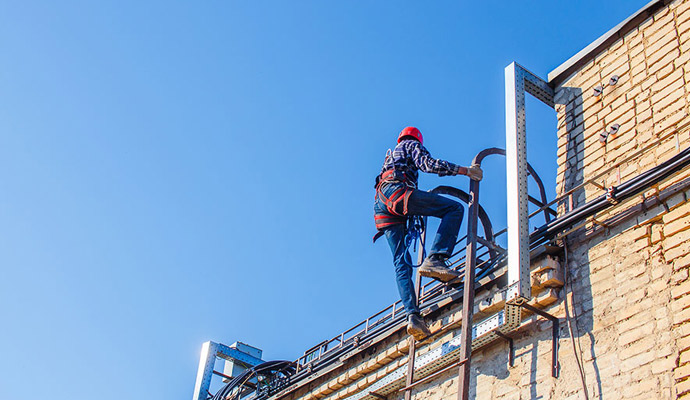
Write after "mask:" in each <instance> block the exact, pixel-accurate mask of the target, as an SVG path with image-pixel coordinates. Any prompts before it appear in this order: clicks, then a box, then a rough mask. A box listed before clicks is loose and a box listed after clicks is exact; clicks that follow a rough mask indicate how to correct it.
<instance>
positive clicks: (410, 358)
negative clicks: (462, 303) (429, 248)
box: [405, 217, 426, 400]
mask: <svg viewBox="0 0 690 400" xmlns="http://www.w3.org/2000/svg"><path fill="white" fill-rule="evenodd" d="M422 229H423V231H422V234H421V235H420V236H421V239H420V241H419V248H418V249H417V265H419V264H421V263H422V262H424V256H425V248H424V244H425V243H426V217H424V222H423V223H422ZM414 285H415V286H414V287H415V301H416V302H417V304H419V294H420V291H421V287H422V276H421V275H419V273H418V272H415V282H414ZM407 340H409V342H410V349H409V352H408V355H407V380H405V386H410V385H412V382H413V381H414V360H415V355H416V353H417V342H415V340H414V337H412V336H410V337H409V338H408V339H407ZM411 399H412V389H408V390H406V391H405V400H411Z"/></svg>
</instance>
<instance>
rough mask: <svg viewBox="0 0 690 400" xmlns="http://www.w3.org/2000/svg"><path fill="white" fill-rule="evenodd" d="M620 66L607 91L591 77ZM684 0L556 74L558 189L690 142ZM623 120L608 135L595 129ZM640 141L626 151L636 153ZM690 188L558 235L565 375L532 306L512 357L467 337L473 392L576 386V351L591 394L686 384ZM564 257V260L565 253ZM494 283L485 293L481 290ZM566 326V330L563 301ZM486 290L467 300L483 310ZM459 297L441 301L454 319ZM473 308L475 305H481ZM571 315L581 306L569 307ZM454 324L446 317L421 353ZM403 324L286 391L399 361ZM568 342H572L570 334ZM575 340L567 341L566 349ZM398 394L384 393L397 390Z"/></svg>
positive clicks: (438, 382)
mask: <svg viewBox="0 0 690 400" xmlns="http://www.w3.org/2000/svg"><path fill="white" fill-rule="evenodd" d="M612 75H618V76H619V77H620V78H619V81H618V83H617V84H616V85H615V86H609V87H606V88H605V89H604V91H603V95H601V96H598V97H595V96H593V89H594V87H596V86H598V85H603V84H605V83H607V82H608V81H609V79H610V78H611V76H612ZM689 83H690V0H686V1H682V0H677V1H674V2H672V3H671V4H670V5H669V6H668V7H665V8H663V9H661V10H660V11H658V12H657V13H656V14H655V15H654V16H652V17H651V18H649V19H647V20H646V21H644V22H642V23H641V24H640V25H639V26H638V27H637V28H635V29H634V30H632V31H631V32H629V33H627V34H626V35H625V36H624V37H622V38H621V39H619V40H617V41H616V42H615V43H613V44H612V45H611V46H609V48H607V49H605V50H604V51H602V52H601V54H598V55H596V56H595V57H594V59H593V60H591V61H589V62H588V63H587V64H586V65H584V66H583V67H581V68H580V69H579V70H578V71H576V73H574V74H573V75H572V76H571V77H569V78H567V79H566V80H565V81H564V82H563V83H562V84H561V85H560V86H559V87H557V88H556V100H557V101H556V103H557V105H556V107H555V108H556V113H557V116H558V126H557V140H558V153H557V157H558V166H559V167H558V175H557V182H556V185H557V191H558V193H560V194H563V193H565V192H566V191H569V190H571V189H573V188H575V187H576V186H578V185H580V184H581V183H583V182H586V181H588V180H590V179H592V178H593V177H595V176H597V175H599V174H601V173H602V172H603V171H605V170H606V169H607V168H610V167H614V168H613V169H612V170H611V171H609V172H606V173H605V174H603V175H602V176H601V177H600V178H599V179H597V180H596V183H597V184H598V185H600V186H605V187H608V186H611V185H617V184H618V182H619V181H620V182H625V181H627V180H628V179H630V178H632V177H634V176H636V175H637V174H639V173H641V172H643V171H645V170H647V169H649V168H651V167H654V166H656V165H658V164H659V163H661V162H663V161H665V160H667V159H669V158H670V157H672V156H673V155H675V154H677V152H678V151H679V149H681V150H682V149H685V148H688V147H689V146H690V116H689V114H690V85H689ZM612 124H620V130H619V131H618V133H617V134H616V135H613V136H609V137H608V138H607V141H606V142H605V143H601V142H600V141H599V135H600V133H601V132H602V131H604V130H606V129H608V128H609V127H610V126H611V125H612ZM647 147H649V148H648V149H646V151H645V152H643V153H641V154H639V155H638V156H636V157H634V158H633V159H631V160H627V161H626V158H628V157H629V156H630V155H631V154H634V153H635V152H637V151H640V150H642V149H645V148H647ZM688 179H690V170H688V169H686V170H685V171H682V172H681V173H679V174H676V175H674V176H672V177H670V178H667V179H665V180H664V181H663V182H661V183H660V184H658V185H656V186H655V187H653V188H650V189H649V190H648V191H647V192H646V193H645V198H647V199H650V198H653V197H654V196H655V195H658V194H659V193H663V191H664V190H666V189H668V188H670V187H673V186H674V185H677V184H679V183H684V182H686V180H688ZM602 193H603V192H602V190H601V188H599V187H597V186H596V185H593V184H587V185H585V186H584V187H583V188H582V189H581V190H576V191H575V192H574V193H573V195H572V198H571V199H569V200H565V201H563V202H561V203H560V204H559V211H560V212H565V211H567V210H568V209H570V208H571V207H572V206H577V205H579V204H582V203H583V202H586V201H589V200H591V199H593V198H595V197H597V196H599V195H601V194H602ZM689 198H690V190H687V189H686V190H683V191H678V192H677V193H675V194H673V195H670V196H667V197H666V198H664V201H663V203H662V204H657V205H655V206H653V207H649V208H648V209H646V211H644V212H642V213H638V214H635V215H633V216H632V217H631V218H628V219H624V220H618V219H617V218H620V217H621V216H622V215H625V214H626V212H629V211H630V210H633V209H635V208H636V207H639V205H640V203H642V201H643V198H642V197H641V196H638V197H636V198H633V199H630V200H628V201H625V202H623V203H621V204H618V205H617V206H615V207H613V208H612V209H610V210H608V211H607V212H605V213H601V214H599V215H597V216H596V221H597V222H594V221H588V223H587V224H586V225H585V226H583V227H582V228H581V229H578V230H576V231H574V232H572V233H570V234H569V235H568V237H567V244H568V246H569V252H568V258H569V259H568V263H567V268H568V270H569V272H570V280H571V286H569V287H567V288H565V289H562V290H560V299H561V300H559V301H557V302H556V303H555V304H552V305H551V306H549V307H547V308H546V311H548V312H549V313H551V314H553V315H555V316H557V317H559V318H560V320H561V327H562V328H561V340H560V350H559V358H560V363H561V369H560V377H559V378H553V377H551V325H550V323H549V322H547V321H545V320H543V319H542V318H536V317H534V316H532V317H529V318H527V319H526V320H525V321H524V323H523V324H522V326H521V328H520V329H519V330H518V331H517V332H515V333H514V334H513V337H514V339H515V365H514V366H513V367H509V366H508V365H507V363H508V346H507V344H506V343H504V342H495V343H494V344H492V345H490V346H488V347H486V348H484V349H482V350H479V351H476V352H475V353H474V354H473V359H472V380H471V385H470V387H471V393H470V395H471V396H470V398H476V399H567V400H570V399H582V398H584V397H583V388H582V386H583V384H582V382H581V378H580V374H579V370H578V367H577V363H576V361H575V356H574V354H575V353H577V354H579V355H580V356H581V358H582V360H583V368H584V372H585V379H586V387H587V391H588V393H589V396H590V398H592V399H594V398H603V399H607V400H609V399H645V400H646V399H670V398H690V278H689V275H690V274H689V269H690V203H689V202H688V199H689ZM560 261H561V262H562V264H563V261H564V260H560ZM482 296H485V297H490V296H491V294H484V295H482V294H480V298H479V299H478V302H479V301H480V300H481V299H482ZM564 296H567V299H568V304H569V309H568V314H569V315H570V317H571V321H572V325H571V326H572V330H573V334H574V338H575V340H574V341H572V340H571V339H570V337H569V335H568V327H567V323H566V307H565V303H564V301H563V298H564ZM481 307H482V306H481V304H478V305H477V307H475V311H476V312H480V311H481V310H482V308H481ZM459 312H460V310H459V304H456V305H455V306H454V307H453V308H452V309H451V310H449V311H447V312H446V313H444V315H443V316H442V318H441V319H443V320H444V321H457V319H458V315H459ZM479 315H480V316H481V314H479ZM575 317H576V318H575ZM455 334H458V330H457V329H451V330H449V331H448V333H447V334H446V335H444V336H442V337H441V338H438V339H437V340H436V342H435V343H432V344H430V345H427V346H424V347H423V348H422V349H421V350H420V352H419V353H418V355H420V354H421V353H423V352H426V351H429V350H430V349H432V348H435V347H437V346H440V345H442V344H443V343H445V342H447V341H448V340H450V338H452V337H453V335H455ZM405 337H406V336H405V335H404V334H403V333H398V334H396V335H394V336H392V337H390V338H388V339H387V340H386V341H384V342H383V343H380V344H378V345H377V346H376V350H375V351H373V352H371V354H363V355H358V356H356V357H353V358H352V359H350V360H347V361H346V362H345V363H344V365H343V366H341V367H339V368H338V369H336V370H334V371H333V372H331V373H329V374H328V375H327V376H325V377H322V378H320V379H317V380H315V381H314V382H312V383H310V384H308V385H305V386H304V387H302V388H300V389H299V390H297V391H296V392H295V393H293V394H291V395H289V396H286V397H285V399H290V400H296V399H303V400H312V399H326V400H336V399H342V398H346V397H348V396H350V395H352V394H354V393H357V392H360V391H362V390H366V388H367V387H368V386H369V385H370V384H371V383H373V382H375V381H376V380H378V379H380V378H381V377H382V376H384V375H385V374H386V373H388V372H390V371H392V370H394V369H395V368H397V367H398V366H402V365H405V363H406V359H407V349H408V347H407V341H406V340H405ZM573 342H574V343H573ZM573 346H575V347H576V350H574V349H573ZM457 387H458V378H457V369H453V370H452V371H449V372H447V373H445V374H443V375H442V376H440V377H438V378H437V379H435V380H433V381H432V382H429V383H427V384H424V385H421V386H419V387H417V388H415V390H414V391H413V395H412V398H413V399H416V400H420V399H428V400H440V399H455V398H456V397H457ZM402 398H403V395H402V394H398V395H395V396H391V397H389V400H399V399H402Z"/></svg>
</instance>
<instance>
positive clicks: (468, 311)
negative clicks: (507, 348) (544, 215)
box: [458, 179, 479, 400]
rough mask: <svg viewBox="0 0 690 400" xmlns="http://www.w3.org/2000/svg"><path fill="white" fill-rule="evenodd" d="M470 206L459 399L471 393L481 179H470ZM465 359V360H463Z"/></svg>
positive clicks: (465, 398) (463, 299) (461, 399)
mask: <svg viewBox="0 0 690 400" xmlns="http://www.w3.org/2000/svg"><path fill="white" fill-rule="evenodd" d="M469 204H470V207H469V212H468V214H469V216H468V220H467V252H466V258H465V260H466V261H465V281H464V288H463V296H462V332H461V335H462V344H461V345H460V357H461V358H460V362H462V364H461V365H460V370H459V372H458V374H459V379H460V382H459V385H458V399H459V400H467V399H468V398H469V393H470V357H471V356H472V311H473V308H474V274H475V271H474V269H475V267H476V264H477V260H476V255H477V220H478V219H479V181H475V180H474V179H472V180H470V203H469ZM463 361H464V362H463Z"/></svg>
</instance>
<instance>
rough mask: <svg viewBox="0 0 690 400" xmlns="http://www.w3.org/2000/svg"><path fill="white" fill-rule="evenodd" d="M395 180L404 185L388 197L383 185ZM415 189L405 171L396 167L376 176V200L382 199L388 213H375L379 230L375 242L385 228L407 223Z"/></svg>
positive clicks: (375, 220)
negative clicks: (408, 208) (409, 203)
mask: <svg viewBox="0 0 690 400" xmlns="http://www.w3.org/2000/svg"><path fill="white" fill-rule="evenodd" d="M393 182H399V183H402V184H403V185H401V186H400V188H398V189H397V190H396V191H395V192H393V194H391V195H390V196H388V197H386V195H385V194H383V190H382V186H384V185H385V184H387V183H393ZM413 190H414V188H413V187H411V186H409V185H408V184H407V177H406V176H405V173H404V172H401V171H396V170H395V169H389V170H387V171H384V172H383V173H382V174H381V175H379V176H378V177H377V178H376V200H380V201H381V202H383V204H385V205H386V211H388V213H387V214H376V215H374V222H375V223H376V229H377V230H378V232H377V233H376V235H374V242H376V240H377V239H378V238H380V237H381V236H382V235H383V229H385V228H387V227H389V226H391V225H397V224H405V223H407V203H408V201H409V199H410V195H411V194H412V191H413Z"/></svg>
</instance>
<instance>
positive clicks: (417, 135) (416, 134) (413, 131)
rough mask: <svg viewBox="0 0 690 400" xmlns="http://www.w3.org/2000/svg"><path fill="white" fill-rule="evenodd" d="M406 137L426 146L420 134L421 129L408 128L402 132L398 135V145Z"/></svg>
mask: <svg viewBox="0 0 690 400" xmlns="http://www.w3.org/2000/svg"><path fill="white" fill-rule="evenodd" d="M405 136H411V137H413V138H415V139H417V140H419V143H421V144H424V138H423V137H422V132H420V131H419V129H417V128H415V127H414V126H408V127H407V128H405V129H403V130H402V131H400V135H398V143H400V141H401V140H402V138H403V137H405Z"/></svg>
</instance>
